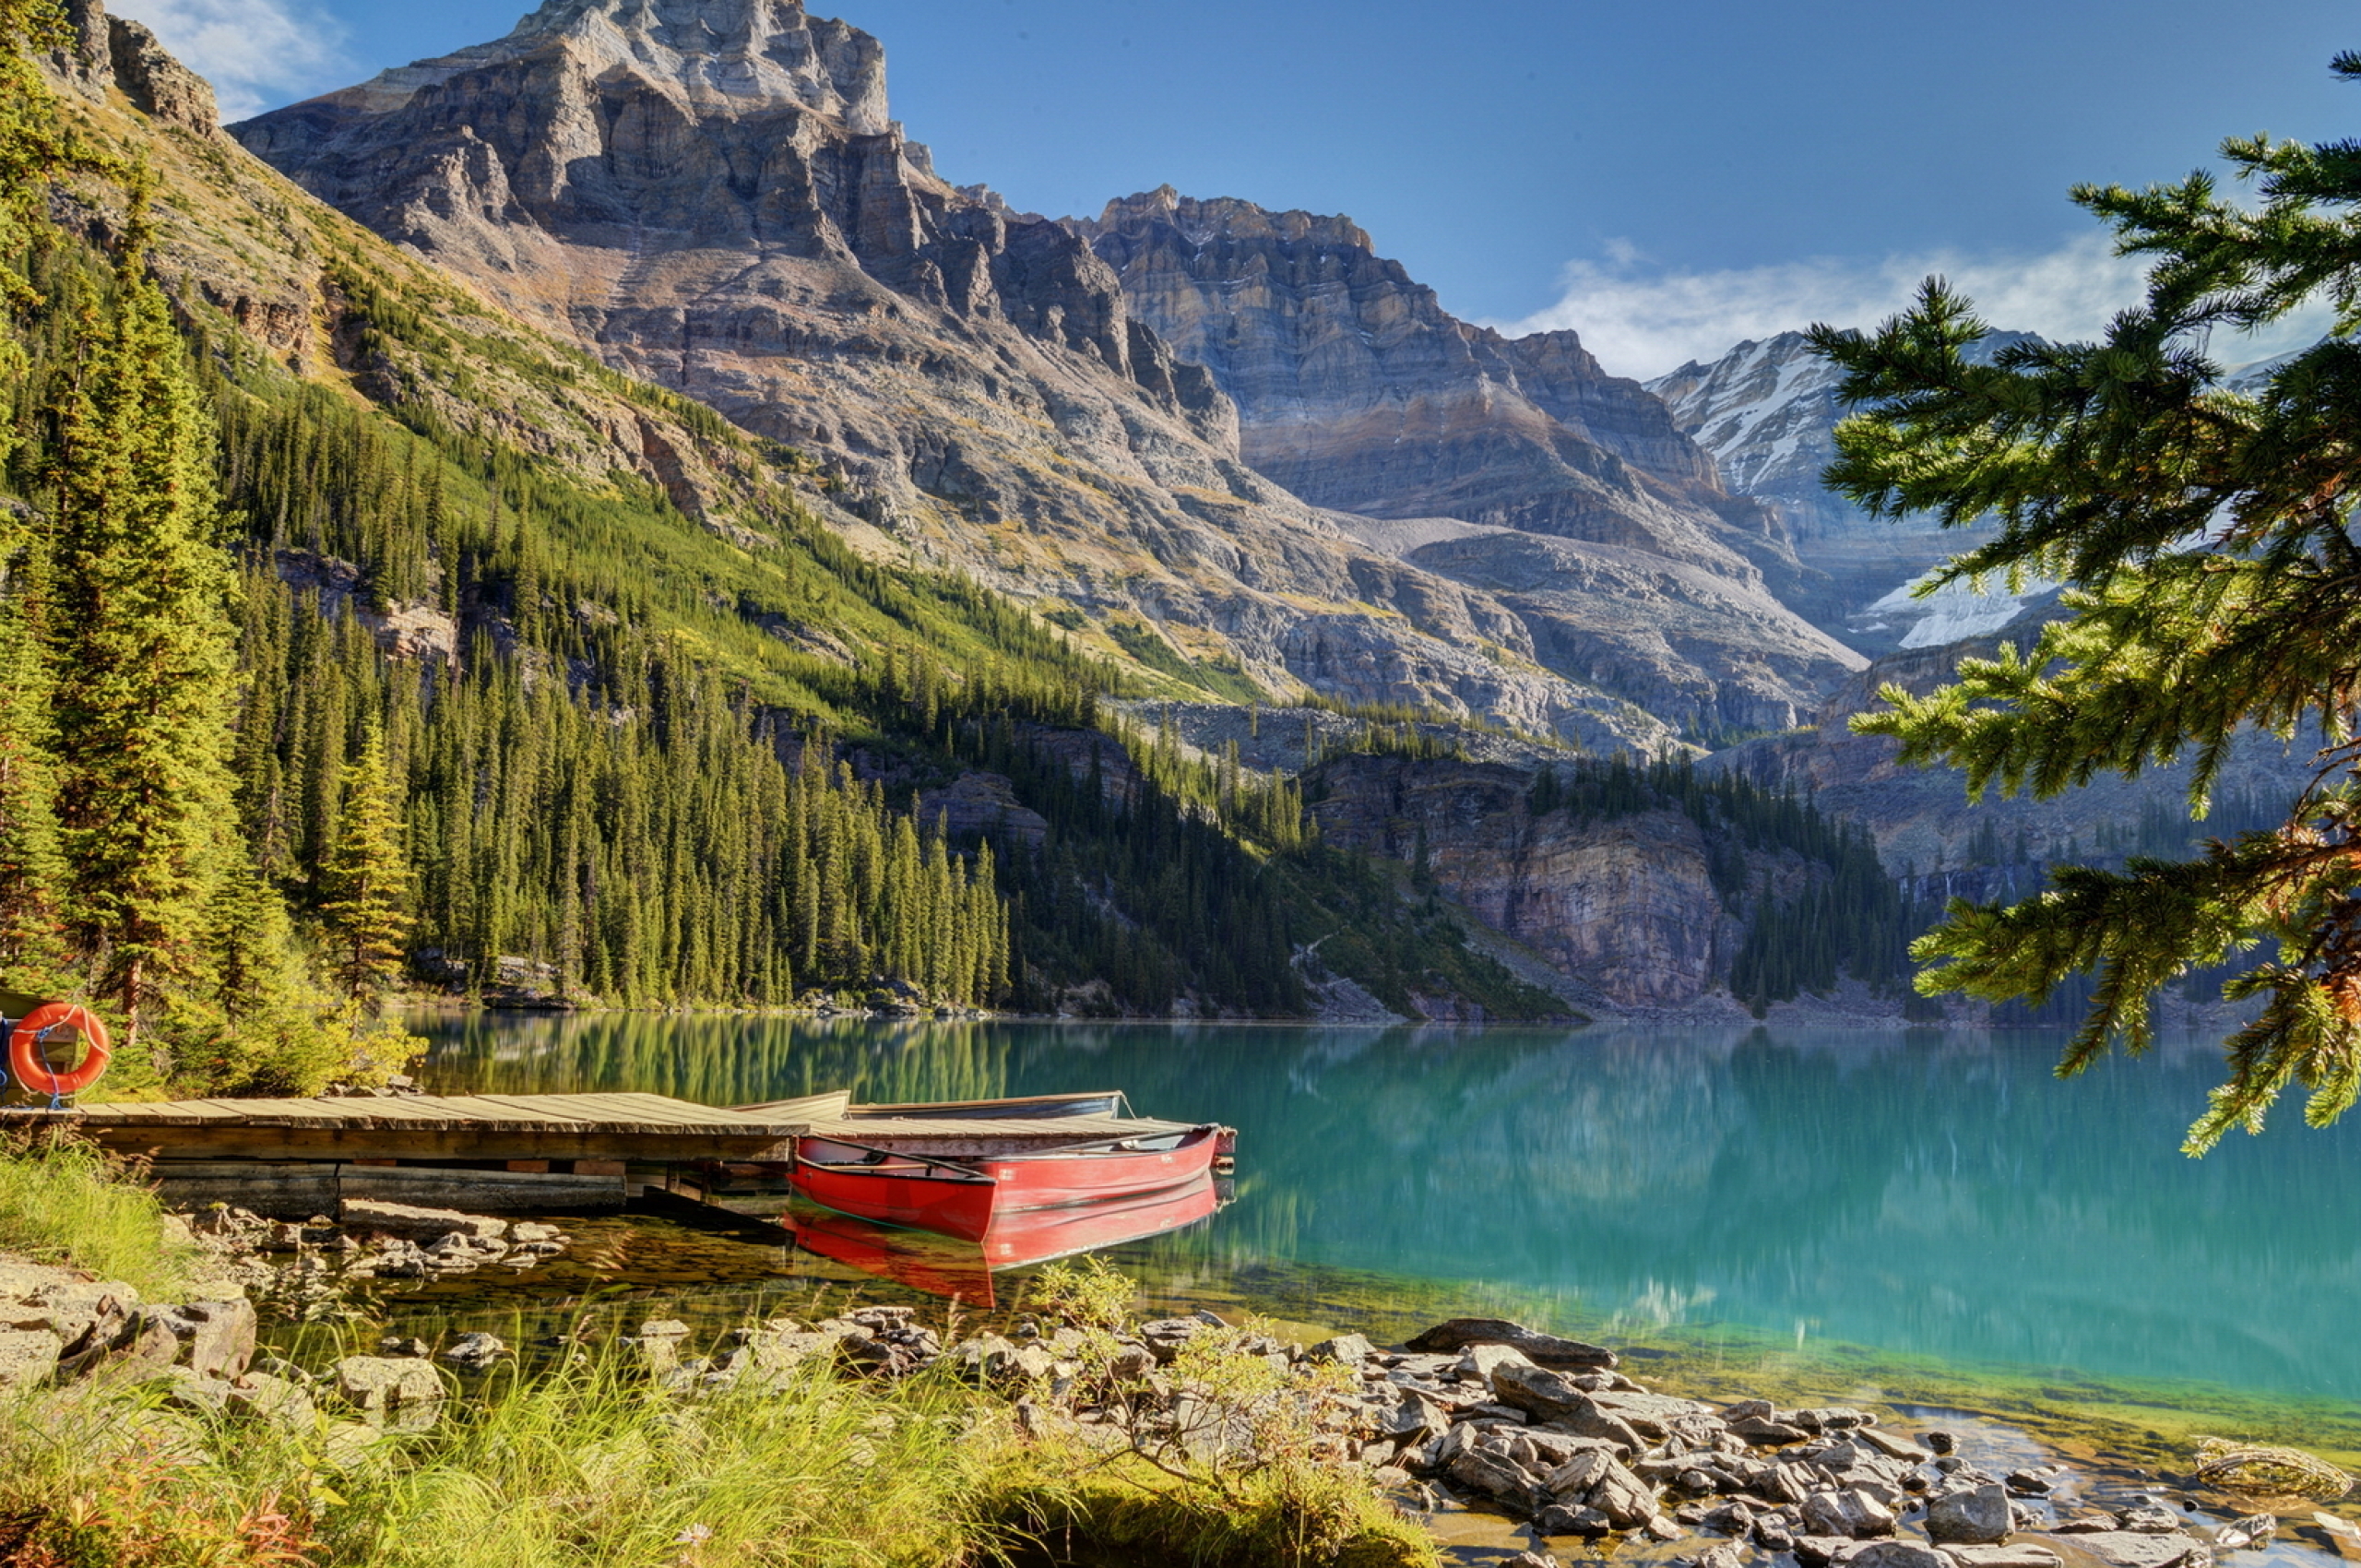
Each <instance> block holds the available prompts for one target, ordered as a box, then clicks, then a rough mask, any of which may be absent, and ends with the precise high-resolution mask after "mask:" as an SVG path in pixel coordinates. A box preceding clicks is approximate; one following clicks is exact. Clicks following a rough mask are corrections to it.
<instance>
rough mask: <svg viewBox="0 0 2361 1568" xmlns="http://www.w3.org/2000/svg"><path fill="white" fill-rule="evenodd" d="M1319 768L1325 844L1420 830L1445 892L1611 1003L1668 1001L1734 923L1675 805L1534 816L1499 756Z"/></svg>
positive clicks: (1706, 975)
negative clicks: (1607, 815)
mask: <svg viewBox="0 0 2361 1568" xmlns="http://www.w3.org/2000/svg"><path fill="white" fill-rule="evenodd" d="M1323 778H1324V779H1325V781H1326V790H1327V794H1326V798H1324V799H1323V800H1321V801H1319V802H1317V803H1316V804H1314V806H1313V807H1312V815H1313V818H1314V820H1315V821H1317V823H1318V824H1319V826H1320V832H1321V836H1322V837H1323V838H1324V839H1325V840H1326V841H1327V842H1329V843H1331V844H1335V845H1337V846H1339V847H1341V848H1345V849H1358V850H1361V851H1363V852H1365V853H1369V854H1374V855H1382V856H1384V857H1386V858H1388V859H1391V860H1397V861H1411V860H1414V859H1415V858H1416V857H1417V854H1418V845H1419V844H1420V843H1421V842H1423V843H1424V845H1425V848H1426V854H1427V859H1428V861H1429V863H1430V867H1431V869H1432V872H1433V875H1434V878H1435V882H1436V884H1437V885H1438V886H1439V887H1440V888H1441V889H1442V891H1443V892H1444V893H1446V894H1447V895H1449V896H1450V897H1452V898H1453V899H1454V900H1456V901H1457V902H1458V903H1459V904H1461V905H1462V906H1464V907H1465V909H1467V910H1468V911H1469V912H1470V913H1471V914H1473V915H1474V916H1475V917H1476V918H1477V920H1480V921H1483V922H1484V923H1485V924H1486V925H1488V926H1490V927H1491V928H1492V929H1493V930H1495V931H1498V932H1503V933H1504V934H1506V935H1509V936H1512V937H1513V938H1515V939H1516V940H1517V941H1519V942H1521V943H1523V944H1525V946H1527V947H1529V948H1531V949H1532V950H1533V952H1534V953H1536V954H1537V955H1538V956H1540V957H1541V958H1542V959H1543V960H1544V961H1545V962H1547V963H1548V964H1549V965H1551V966H1552V967H1553V968H1557V969H1559V970H1560V971H1562V972H1564V973H1566V974H1570V975H1573V976H1577V977H1579V978H1581V979H1582V980H1586V981H1588V982H1590V983H1592V984H1594V985H1596V986H1597V987H1598V988H1599V990H1600V991H1601V992H1604V993H1605V994H1606V996H1607V998H1608V1000H1609V1001H1611V1002H1613V1003H1615V1004H1620V1005H1624V1006H1639V1007H1678V1006H1681V1005H1684V1004H1688V1003H1691V1002H1693V1001H1695V1000H1696V999H1697V998H1698V997H1700V996H1702V995H1703V994H1704V993H1705V992H1707V991H1708V990H1710V989H1712V988H1713V987H1714V985H1715V984H1717V983H1719V982H1720V981H1721V980H1724V979H1725V978H1726V976H1727V974H1728V971H1729V962H1730V958H1731V957H1732V956H1734V955H1735V953H1736V952H1737V949H1738V943H1739V941H1740V940H1741V939H1742V938H1743V936H1744V934H1745V932H1744V928H1743V926H1742V925H1741V924H1740V923H1739V922H1738V920H1737V919H1736V918H1735V917H1733V916H1731V915H1730V914H1729V913H1728V912H1727V911H1726V909H1724V907H1723V902H1722V897H1721V895H1720V893H1719V892H1718V891H1717V890H1716V889H1715V887H1714V878H1713V872H1712V867H1711V863H1710V861H1709V859H1708V856H1707V850H1706V844H1705V839H1704V836H1703V833H1702V832H1701V831H1700V830H1699V829H1698V827H1697V825H1696V824H1695V823H1694V822H1692V821H1691V820H1690V819H1689V818H1688V817H1687V816H1684V815H1680V814H1676V813H1672V812H1665V811H1656V812H1644V813H1641V814H1635V815H1631V816H1621V817H1615V818H1611V819H1608V820H1604V821H1585V820H1581V819H1577V818H1575V817H1573V816H1572V815H1571V814H1568V813H1565V812H1553V813H1548V814H1542V815H1540V816H1535V815H1534V814H1532V813H1530V812H1529V811H1528V810H1527V809H1526V790H1527V788H1528V786H1529V784H1530V782H1531V780H1530V777H1529V775H1527V774H1526V773H1525V772H1524V771H1522V770H1520V769H1518V768H1515V767H1513V766H1509V765H1506V764H1494V763H1453V762H1448V761H1427V762H1410V761H1406V759H1403V758H1400V757H1385V756H1350V757H1344V758H1339V759H1337V760H1335V761H1334V762H1331V763H1330V764H1328V765H1327V766H1326V767H1325V769H1324V770H1323ZM1788 869H1791V868H1778V867H1775V866H1771V865H1768V864H1766V865H1765V866H1764V867H1763V868H1762V869H1756V870H1753V871H1752V872H1751V874H1752V876H1753V878H1754V881H1755V883H1757V884H1759V883H1760V882H1761V880H1762V875H1763V874H1764V872H1765V871H1766V870H1768V871H1770V872H1771V873H1772V874H1773V875H1774V879H1775V878H1776V877H1777V876H1778V875H1780V874H1782V873H1783V871H1786V870H1788Z"/></svg>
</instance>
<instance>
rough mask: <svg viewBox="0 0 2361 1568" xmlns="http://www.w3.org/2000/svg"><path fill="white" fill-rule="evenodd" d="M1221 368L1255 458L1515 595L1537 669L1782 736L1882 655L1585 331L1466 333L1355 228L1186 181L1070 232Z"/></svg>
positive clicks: (1186, 350) (1698, 729) (1713, 726)
mask: <svg viewBox="0 0 2361 1568" xmlns="http://www.w3.org/2000/svg"><path fill="white" fill-rule="evenodd" d="M1068 221H1069V223H1070V224H1071V226H1072V227H1073V228H1074V231H1075V232H1077V233H1081V234H1084V235H1086V236H1087V237H1088V238H1089V239H1090V241H1091V243H1092V245H1093V247H1094V248H1095V249H1096V250H1097V254H1098V255H1100V256H1101V257H1103V258H1104V259H1105V260H1106V261H1107V262H1108V263H1109V265H1110V266H1112V267H1114V268H1115V270H1116V273H1117V274H1118V276H1120V278H1121V281H1122V288H1123V294H1124V298H1125V300H1126V302H1127V303H1129V304H1130V306H1131V308H1132V310H1133V313H1135V314H1136V315H1139V316H1141V317H1143V318H1145V320H1146V321H1147V322H1148V323H1149V324H1150V325H1151V326H1153V327H1155V328H1156V330H1157V332H1158V333H1159V334H1161V335H1162V336H1163V337H1165V338H1167V339H1170V340H1171V342H1172V344H1173V347H1174V350H1175V351H1176V352H1178V353H1179V354H1180V355H1181V356H1182V357H1183V358H1184V359H1192V360H1196V361H1199V362H1203V363H1204V365H1205V366H1206V367H1207V369H1209V370H1210V371H1211V372H1212V374H1213V378H1214V380H1215V382H1216V384H1217V385H1218V386H1219V387H1220V388H1221V390H1222V391H1224V392H1226V393H1227V394H1228V395H1229V397H1230V398H1232V399H1234V400H1235V402H1236V403H1237V406H1238V411H1239V425H1240V454H1241V455H1242V456H1243V457H1244V458H1245V460H1246V461H1247V462H1248V463H1249V464H1250V465H1251V466H1252V467H1253V468H1254V469H1256V470H1257V471H1259V472H1261V473H1262V474H1264V475H1265V476H1267V477H1269V478H1271V479H1273V480H1275V481H1278V482H1279V483H1281V484H1284V485H1286V486H1287V488H1288V489H1289V490H1291V491H1293V492H1294V493H1297V494H1299V495H1301V496H1303V497H1305V498H1306V499H1307V500H1311V501H1314V502H1317V503H1319V504H1320V505H1324V506H1330V507H1334V508H1336V509H1338V510H1340V511H1342V512H1346V513H1350V514H1355V515H1358V516H1359V517H1370V518H1376V519H1381V520H1382V523H1384V524H1386V525H1390V526H1372V525H1369V524H1359V523H1351V522H1347V527H1348V528H1351V529H1354V531H1356V532H1357V533H1358V534H1359V535H1360V536H1361V537H1362V538H1364V539H1366V540H1370V542H1372V543H1378V544H1381V545H1382V546H1384V547H1386V548H1389V549H1392V550H1393V551H1394V552H1395V553H1397V554H1400V555H1401V556H1402V557H1403V558H1404V559H1405V560H1407V561H1409V562H1411V563H1413V564H1417V565H1419V566H1422V567H1425V568H1427V569H1429V570H1431V571H1434V572H1436V573H1438V574H1440V575H1442V576H1447V577H1450V578H1452V579H1453V580H1454V581H1458V582H1462V583H1465V584H1468V585H1470V586H1475V587H1480V588H1484V589H1486V590H1488V591H1489V592H1491V593H1494V594H1496V595H1498V596H1500V597H1501V599H1502V600H1503V601H1504V602H1507V603H1509V604H1511V605H1512V606H1513V608H1514V609H1515V610H1516V611H1517V612H1518V613H1519V614H1520V615H1521V616H1522V617H1523V618H1524V619H1525V623H1526V624H1528V625H1530V626H1532V627H1533V629H1534V634H1535V640H1536V657H1537V658H1538V659H1540V661H1541V662H1542V663H1543V664H1545V665H1548V666H1549V667H1550V668H1552V669H1556V670H1560V671H1564V672H1567V673H1570V674H1575V675H1576V676H1577V678H1579V679H1582V680H1585V681H1589V682H1594V683H1598V684H1600V685H1602V686H1604V687H1605V688H1606V689H1608V690H1609V691H1612V692H1615V693H1616V694H1618V695H1623V696H1627V697H1629V698H1631V700H1633V701H1636V702H1638V703H1640V704H1642V705H1643V706H1644V707H1648V708H1649V709H1650V710H1651V711H1653V712H1655V713H1658V714H1661V715H1664V716H1666V717H1667V718H1671V719H1675V720H1676V721H1677V722H1679V723H1680V724H1682V725H1683V726H1684V727H1686V728H1688V729H1689V730H1691V732H1693V733H1700V734H1711V733H1713V732H1715V731H1725V730H1727V729H1731V728H1741V729H1760V728H1783V727H1785V726H1786V725H1787V724H1790V723H1793V722H1795V721H1796V719H1797V715H1798V714H1799V713H1801V712H1808V711H1809V709H1810V708H1811V707H1813V706H1815V705H1816V703H1817V700H1818V694H1819V693H1820V692H1821V691H1822V690H1824V689H1825V687H1826V685H1827V684H1828V683H1829V682H1830V681H1832V680H1833V679H1835V678H1837V677H1839V676H1841V675H1842V674H1843V673H1844V672H1845V671H1846V670H1848V669H1852V668H1856V667H1857V665H1858V662H1859V660H1858V659H1857V658H1856V657H1855V656H1854V655H1853V654H1852V653H1851V651H1850V650H1849V649H1847V648H1846V647H1844V646H1843V645H1842V644H1840V643H1838V642H1837V641H1836V640H1834V639H1833V638H1832V637H1830V636H1827V635H1826V634H1825V633H1823V632H1821V631H1818V630H1816V629H1814V628H1813V627H1812V626H1810V625H1809V624H1806V622H1805V621H1804V620H1803V619H1802V618H1800V617H1798V616H1797V614H1795V613H1794V612H1792V611H1791V610H1790V609H1789V608H1788V606H1787V605H1786V603H1783V602H1782V600H1781V598H1780V597H1779V596H1780V594H1781V593H1782V592H1785V593H1786V595H1787V596H1788V597H1789V598H1791V599H1794V600H1800V601H1805V602H1817V601H1818V600H1820V599H1821V598H1823V597H1824V591H1823V590H1824V588H1825V583H1824V580H1823V579H1821V577H1819V576H1817V575H1816V574H1815V573H1813V572H1812V571H1811V570H1810V569H1809V568H1808V567H1806V566H1805V565H1804V564H1802V563H1800V562H1799V561H1798V560H1797V555H1796V552H1795V551H1794V550H1793V549H1792V548H1791V547H1790V545H1789V543H1788V541H1787V540H1786V536H1785V535H1784V533H1783V532H1782V531H1781V529H1780V527H1779V524H1778V520H1777V517H1776V516H1775V514H1774V513H1773V512H1772V511H1771V510H1770V509H1768V508H1766V507H1764V506H1762V505H1760V504H1758V503H1756V502H1753V501H1750V500H1749V499H1747V498H1745V497H1743V496H1734V495H1731V494H1728V493H1725V492H1724V491H1723V489H1722V487H1721V485H1720V483H1719V481H1718V480H1717V479H1716V477H1715V473H1714V465H1713V462H1712V460H1711V458H1710V457H1707V455H1706V454H1705V453H1703V451H1701V450H1700V449H1699V448H1698V447H1697V445H1695V444H1694V443H1692V442H1691V441H1690V440H1689V439H1688V438H1687V437H1686V436H1685V435H1684V434H1682V433H1681V432H1680V430H1679V428H1678V427H1677V426H1676V424H1675V422H1674V420H1673V418H1672V415H1671V412H1670V410H1667V408H1666V407H1665V405H1664V404H1663V403H1662V402H1661V401H1660V400H1659V399H1658V398H1655V397H1654V396H1653V395H1651V394H1650V393H1649V392H1648V391H1647V389H1646V388H1644V387H1643V386H1641V385H1640V384H1639V383H1637V382H1635V381H1631V380H1627V379H1624V378H1622V377H1619V376H1612V375H1609V374H1607V373H1606V372H1605V371H1604V370H1603V369H1602V368H1601V367H1600V366H1599V364H1598V362H1597V361H1596V360H1595V359H1593V358H1592V357H1591V355H1590V354H1589V353H1588V352H1587V351H1586V350H1584V348H1583V346H1582V344H1581V342H1580V340H1579V339H1576V337H1575V336H1574V334H1572V333H1571V332H1546V333H1536V334H1534V335H1532V336H1530V337H1526V338H1519V339H1509V338H1504V337H1502V336H1501V334H1499V333H1498V332H1495V331H1492V330H1490V329H1489V328H1486V327H1474V326H1471V325H1469V324H1468V323H1466V322H1463V321H1460V320H1458V319H1457V318H1455V317H1453V315H1450V314H1449V313H1448V312H1446V311H1445V310H1444V309H1443V308H1442V304H1441V303H1439V301H1438V300H1437V299H1436V297H1435V294H1434V291H1432V290H1431V289H1429V288H1426V287H1425V286H1423V285H1421V284H1419V283H1418V282H1417V281H1416V280H1414V279H1412V278H1411V277H1410V276H1409V275H1408V273H1407V272H1406V270H1405V269H1404V267H1402V265H1401V264H1400V263H1399V262H1397V261H1394V260H1390V259H1388V258H1386V257H1383V256H1381V255H1378V254H1377V253H1376V251H1375V248H1374V245H1373V244H1372V242H1371V241H1370V236H1369V235H1368V234H1367V233H1365V232H1362V230H1360V229H1359V228H1358V226H1356V225H1355V224H1354V223H1353V222H1352V221H1351V220H1348V219H1345V218H1340V217H1326V216H1319V215H1315V214H1311V213H1307V212H1272V211H1268V210H1266V209H1264V208H1260V207H1257V206H1255V205H1254V204H1252V203H1251V202H1245V201H1239V200H1232V199H1217V200H1203V201H1201V200H1196V199H1193V198H1191V197H1186V196H1181V195H1179V194H1178V193H1177V192H1175V191H1174V190H1172V189H1171V187H1169V186H1166V187H1163V188H1160V189H1158V190H1156V191H1152V192H1148V193H1145V194H1144V195H1140V196H1130V197H1126V198H1124V199H1121V200H1118V201H1113V202H1109V204H1108V206H1107V208H1106V210H1105V211H1104V212H1103V213H1102V214H1100V215H1099V216H1098V217H1097V218H1096V219H1091V220H1068Z"/></svg>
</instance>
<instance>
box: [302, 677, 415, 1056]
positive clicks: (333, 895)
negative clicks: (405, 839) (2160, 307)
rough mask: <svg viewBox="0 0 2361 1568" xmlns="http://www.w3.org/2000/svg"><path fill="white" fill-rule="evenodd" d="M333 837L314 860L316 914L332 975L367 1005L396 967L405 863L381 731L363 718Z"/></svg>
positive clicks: (402, 932) (404, 927)
mask: <svg viewBox="0 0 2361 1568" xmlns="http://www.w3.org/2000/svg"><path fill="white" fill-rule="evenodd" d="M343 786H344V787H343V796H344V803H343V808H342V811H341V813H340V814H339V815H338V822H337V829H336V838H335V841H334V843H333V845H332V846H331V847H330V849H329V850H328V852H327V855H326V859H325V860H324V861H323V862H322V863H321V867H320V897H319V905H318V908H319V913H320V921H321V924H323V925H324V926H326V928H327V935H328V940H329V943H330V944H331V947H332V950H333V952H334V955H335V957H334V966H333V967H334V971H335V974H336V978H337V980H338V983H340V984H341V985H342V986H343V987H344V988H345V990H346V991H348V992H350V993H351V994H352V995H353V997H354V998H355V999H357V1000H358V1001H360V1002H361V1003H362V1005H363V1006H364V1007H366V1008H368V1009H369V1010H371V1011H373V1012H374V1010H375V1008H376V1005H377V1003H378V1001H379V999H380V998H381V997H383V995H384V994H385V991H386V987H387V986H388V985H390V984H392V983H393V981H394V980H395V979H396V978H397V976H398V975H399V974H400V973H401V966H402V958H403V955H404V953H405V952H406V951H407V949H406V948H405V946H404V943H403V938H404V937H405V936H407V935H408V934H409V915H407V914H406V913H404V912H403V908H402V905H403V898H404V896H405V894H407V893H408V891H409V862H408V861H407V860H406V859H405V858H404V856H403V854H402V847H401V815H400V813H399V812H398V811H397V809H396V807H395V803H394V792H393V789H392V786H391V785H390V784H389V783H388V781H387V778H386V742H385V735H384V733H383V731H380V730H379V729H378V727H377V726H376V725H375V724H374V723H373V724H371V725H370V726H369V728H368V731H366V733H365V734H364V735H363V736H362V742H361V752H360V754H359V755H357V756H356V757H354V758H353V759H352V761H351V762H350V764H348V765H347V766H346V767H345V769H344V777H343Z"/></svg>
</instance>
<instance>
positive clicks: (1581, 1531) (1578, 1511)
mask: <svg viewBox="0 0 2361 1568" xmlns="http://www.w3.org/2000/svg"><path fill="white" fill-rule="evenodd" d="M1614 1527H1615V1522H1614V1521H1613V1520H1611V1519H1609V1518H1608V1516H1607V1515H1604V1514H1602V1513H1600V1512H1599V1511H1598V1510H1597V1509H1596V1508H1591V1507H1568V1506H1567V1505H1566V1504H1565V1503H1551V1504H1550V1505H1549V1506H1548V1507H1547V1508H1544V1509H1543V1510H1542V1511H1541V1512H1540V1513H1538V1514H1536V1515H1534V1516H1533V1533H1534V1534H1535V1535H1536V1536H1603V1535H1605V1534H1607V1532H1608V1531H1609V1530H1611V1529H1613V1528H1614Z"/></svg>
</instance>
